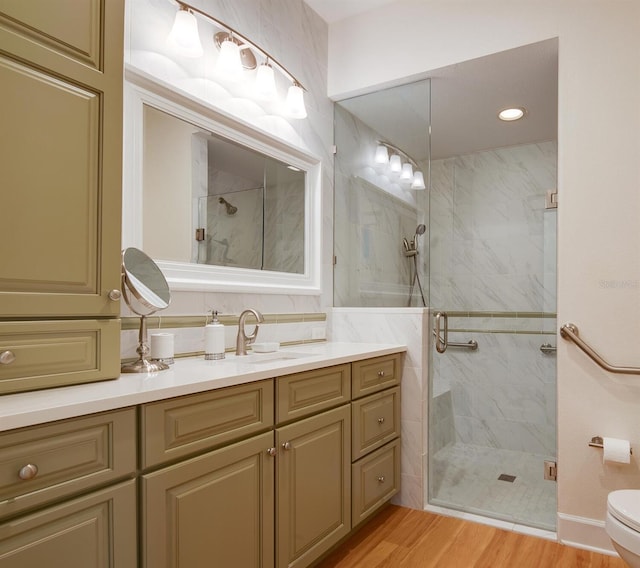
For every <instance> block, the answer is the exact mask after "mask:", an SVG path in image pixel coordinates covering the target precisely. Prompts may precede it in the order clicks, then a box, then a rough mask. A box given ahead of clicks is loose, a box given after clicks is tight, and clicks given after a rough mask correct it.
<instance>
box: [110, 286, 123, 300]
mask: <svg viewBox="0 0 640 568" xmlns="http://www.w3.org/2000/svg"><path fill="white" fill-rule="evenodd" d="M108 296H109V299H110V300H112V301H113V302H117V301H118V300H119V299H120V298H122V292H120V290H116V289H115V288H114V289H113V290H111V292H109V294H108Z"/></svg>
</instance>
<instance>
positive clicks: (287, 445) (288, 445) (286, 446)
mask: <svg viewBox="0 0 640 568" xmlns="http://www.w3.org/2000/svg"><path fill="white" fill-rule="evenodd" d="M282 447H283V448H284V449H285V450H287V451H288V450H290V449H291V442H285V443H284V444H282Z"/></svg>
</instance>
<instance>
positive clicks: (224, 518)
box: [141, 432, 275, 568]
mask: <svg viewBox="0 0 640 568" xmlns="http://www.w3.org/2000/svg"><path fill="white" fill-rule="evenodd" d="M272 447H273V432H267V433H265V434H261V435H258V436H254V437H252V438H249V439H248V440H244V441H241V442H237V443H235V444H231V445H230V446H225V447H223V448H221V449H219V450H216V451H212V452H208V453H206V454H203V455H201V456H198V457H196V458H192V459H189V460H186V461H183V462H180V463H178V464H175V465H172V466H169V467H167V468H164V469H161V470H159V471H157V472H154V473H149V474H145V475H143V476H142V483H141V503H142V510H143V512H144V513H143V514H144V517H143V535H144V536H143V543H142V548H143V562H144V564H143V565H144V566H146V567H148V568H152V567H153V568H178V567H180V568H196V567H198V566H203V567H204V566H220V567H223V566H224V567H227V566H228V567H231V566H238V567H240V566H242V567H246V568H250V567H261V568H269V567H272V566H273V558H274V553H273V546H274V537H273V510H274V509H273V508H274V466H275V461H274V457H273V456H271V455H270V454H269V453H268V449H269V448H272Z"/></svg>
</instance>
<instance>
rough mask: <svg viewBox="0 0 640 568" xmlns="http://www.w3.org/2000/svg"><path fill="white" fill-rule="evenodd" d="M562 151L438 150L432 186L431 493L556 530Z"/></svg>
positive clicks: (546, 146)
mask: <svg viewBox="0 0 640 568" xmlns="http://www.w3.org/2000/svg"><path fill="white" fill-rule="evenodd" d="M556 160H557V159H556V142H555V141H550V142H544V143H540V144H528V145H521V146H513V147H508V148H500V149H497V150H491V151H485V152H478V153H474V154H470V155H464V156H456V157H452V158H446V159H441V160H434V161H433V162H432V166H431V193H430V266H429V269H430V287H429V288H430V306H431V315H432V317H431V325H432V329H434V326H435V324H436V323H438V324H439V328H440V329H439V331H440V338H439V339H438V338H434V341H433V342H432V348H431V349H430V354H429V357H430V368H429V369H430V373H429V375H430V399H429V473H428V481H429V483H428V502H429V503H430V504H431V505H437V506H442V507H447V508H453V509H458V510H462V511H465V512H471V513H476V514H479V515H483V516H490V517H494V518H498V519H503V520H506V521H509V522H514V523H518V524H524V525H530V526H534V527H539V528H543V529H549V530H555V518H556V486H555V482H554V481H552V480H548V479H545V475H544V474H545V462H554V461H555V459H556V458H555V456H556V384H555V377H556V373H555V353H554V351H553V349H549V348H543V349H541V347H542V346H543V345H550V346H551V347H553V346H555V329H556V319H555V316H556V314H555V311H556V310H555V280H556V259H555V241H556V210H555V209H546V208H545V197H546V192H547V191H548V190H550V189H553V188H555V187H556ZM436 312H445V313H446V316H447V317H446V323H447V325H446V326H445V316H439V318H438V322H436V321H435V318H434V316H435V314H436ZM445 327H446V329H445ZM445 331H446V332H447V333H446V334H445ZM445 335H446V337H445ZM445 340H446V341H447V342H448V345H446V348H445V349H443V344H444V341H445ZM471 341H473V342H477V348H475V349H474V348H473V347H472V346H473V344H471V343H469V342H471ZM436 347H438V349H436Z"/></svg>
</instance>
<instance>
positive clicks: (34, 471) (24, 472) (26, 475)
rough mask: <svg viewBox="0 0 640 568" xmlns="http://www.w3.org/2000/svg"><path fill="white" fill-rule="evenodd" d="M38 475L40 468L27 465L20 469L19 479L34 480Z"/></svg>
mask: <svg viewBox="0 0 640 568" xmlns="http://www.w3.org/2000/svg"><path fill="white" fill-rule="evenodd" d="M36 475H38V466H37V465H34V464H32V463H28V464H27V465H25V466H23V467H21V468H20V471H19V472H18V477H19V478H20V479H24V480H25V481H28V480H29V479H33V478H34V477H35V476H36Z"/></svg>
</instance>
